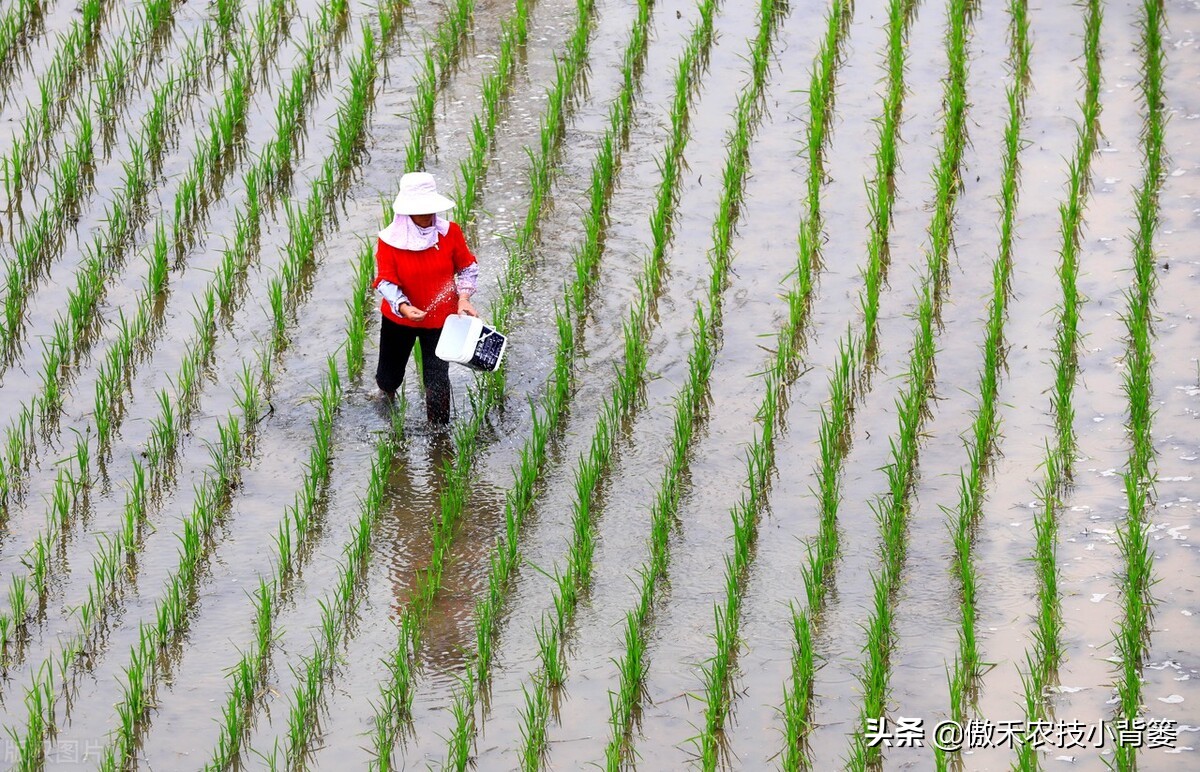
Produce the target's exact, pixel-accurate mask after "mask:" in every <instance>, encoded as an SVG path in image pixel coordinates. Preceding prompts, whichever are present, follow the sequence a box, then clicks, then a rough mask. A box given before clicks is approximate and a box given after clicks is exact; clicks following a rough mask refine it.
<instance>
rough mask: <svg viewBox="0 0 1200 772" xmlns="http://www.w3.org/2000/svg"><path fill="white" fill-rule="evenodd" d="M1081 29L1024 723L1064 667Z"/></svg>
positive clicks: (1095, 112) (1092, 142)
mask: <svg viewBox="0 0 1200 772" xmlns="http://www.w3.org/2000/svg"><path fill="white" fill-rule="evenodd" d="M1084 18H1085V23H1084V65H1083V68H1084V99H1083V102H1082V103H1081V104H1080V110H1081V121H1080V123H1079V125H1078V127H1077V136H1076V145H1075V155H1074V156H1073V157H1072V158H1071V159H1070V160H1069V161H1068V180H1067V193H1066V198H1065V200H1064V201H1063V202H1062V203H1061V204H1060V205H1059V233H1060V237H1061V240H1062V243H1061V246H1060V248H1059V264H1058V278H1059V286H1060V290H1061V293H1062V297H1061V303H1060V305H1059V307H1058V313H1057V319H1056V328H1055V337H1054V344H1053V351H1054V354H1053V363H1054V368H1055V381H1054V386H1053V388H1052V391H1051V396H1050V406H1051V413H1052V415H1053V418H1054V427H1055V432H1054V435H1053V437H1052V438H1051V440H1050V441H1048V442H1047V443H1046V448H1045V455H1044V458H1043V469H1044V474H1043V477H1042V480H1041V482H1040V483H1039V484H1038V500H1039V506H1038V509H1037V510H1036V512H1035V515H1034V534H1035V539H1034V554H1033V561H1034V566H1035V573H1036V575H1037V577H1038V590H1037V611H1036V613H1035V617H1034V625H1035V629H1034V631H1033V634H1032V635H1033V642H1032V648H1031V650H1029V651H1027V652H1026V663H1027V665H1028V668H1029V669H1028V670H1027V671H1026V672H1025V673H1023V674H1022V680H1023V682H1024V685H1025V688H1026V694H1025V705H1026V709H1027V711H1031V712H1027V714H1026V721H1037V720H1041V719H1043V718H1044V717H1045V716H1047V715H1048V710H1049V709H1048V706H1047V705H1046V701H1045V698H1044V695H1045V694H1046V687H1047V686H1049V685H1050V683H1051V679H1052V678H1053V676H1054V672H1055V671H1056V669H1057V667H1058V664H1059V662H1060V661H1061V659H1062V651H1063V647H1062V642H1061V631H1062V610H1061V603H1060V599H1059V590H1058V572H1059V569H1058V564H1057V557H1056V551H1057V546H1056V544H1057V540H1058V525H1057V521H1058V516H1057V513H1058V510H1059V507H1060V506H1061V505H1062V502H1061V495H1062V493H1063V491H1064V490H1065V488H1066V486H1067V485H1068V484H1069V481H1070V479H1071V475H1072V466H1073V463H1074V457H1075V431H1074V406H1073V397H1072V395H1073V390H1074V387H1075V380H1076V376H1077V371H1078V348H1079V345H1080V340H1079V332H1078V323H1079V309H1080V305H1081V303H1082V297H1081V295H1080V293H1079V290H1078V288H1077V286H1076V277H1077V275H1078V250H1079V242H1080V238H1081V229H1082V211H1083V205H1084V201H1085V198H1086V195H1087V188H1088V184H1087V180H1088V179H1089V177H1090V169H1091V162H1092V157H1093V155H1094V154H1095V152H1096V132H1097V131H1098V121H1099V115H1100V24H1101V8H1100V4H1099V2H1097V0H1089V2H1088V3H1087V4H1086V6H1085V17H1084ZM1037 753H1038V751H1037V749H1036V748H1035V747H1033V744H1032V743H1021V744H1020V745H1019V747H1018V749H1017V764H1018V766H1020V767H1022V768H1026V769H1028V768H1033V767H1035V766H1036V765H1037Z"/></svg>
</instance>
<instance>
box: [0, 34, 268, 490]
mask: <svg viewBox="0 0 1200 772" xmlns="http://www.w3.org/2000/svg"><path fill="white" fill-rule="evenodd" d="M192 40H195V38H193V39H192ZM205 40H206V41H207V38H205ZM206 45H209V43H207V42H206ZM189 50H195V49H194V47H190V48H189ZM197 55H198V54H197ZM193 61H195V58H194V56H193V58H192V59H187V60H185V62H184V64H183V65H181V66H182V67H183V68H184V69H183V71H182V73H181V75H179V76H178V77H176V76H170V77H168V78H167V79H166V81H165V83H166V86H161V85H160V87H159V88H158V89H156V92H155V93H156V95H162V94H165V93H166V92H167V91H171V92H173V94H174V96H173V98H175V99H182V98H186V97H190V93H185V92H184V89H183V86H184V85H185V84H186V83H187V82H190V80H191V79H194V77H196V75H197V74H198V73H196V72H193V70H194V67H193V63H192V62H193ZM241 72H242V74H241V75H236V74H235V76H234V77H233V78H232V79H231V81H230V83H229V84H227V88H226V92H227V94H230V93H232V92H238V93H241V92H244V90H245V85H246V81H245V75H246V74H245V71H244V68H243V69H242V71H241ZM239 99H242V100H244V97H239ZM226 102H227V103H229V104H237V102H235V101H231V100H230V98H229V97H228V96H227V98H226ZM155 103H156V104H165V103H166V101H165V98H164V99H158V98H157V97H156V100H155ZM164 112H165V111H164ZM158 119H159V116H158V115H156V114H155V113H154V112H153V111H152V112H151V114H150V115H148V116H147V117H146V119H145V121H144V122H143V136H147V135H159V134H161V133H162V130H163V127H162V126H161V125H156V124H155V121H156V120H158ZM80 124H81V129H80V136H82V137H84V140H80V141H85V143H86V146H90V144H91V140H90V129H89V128H87V122H86V121H84V120H83V119H82V118H81V121H80ZM142 147H143V146H142V144H140V143H137V142H135V143H134V144H133V147H132V150H131V157H132V159H133V161H132V162H129V163H126V179H125V185H124V188H123V189H122V191H121V192H122V197H119V198H118V199H117V201H115V202H114V203H113V204H112V205H111V207H110V209H109V217H108V222H109V228H108V231H107V232H106V233H105V234H101V235H98V236H97V237H96V238H95V240H94V241H93V242H92V244H91V245H90V246H89V247H88V259H87V260H86V261H85V263H84V265H83V266H82V267H81V269H80V270H79V271H78V272H77V276H76V278H77V281H76V288H75V289H74V290H73V291H72V292H71V294H70V302H69V304H68V309H69V312H70V313H69V318H70V321H71V324H70V326H69V327H59V326H56V336H55V344H56V345H55V347H54V349H46V352H47V353H46V354H45V357H44V359H45V360H46V361H45V362H44V364H45V365H46V368H45V374H46V376H47V378H46V382H45V386H44V390H43V394H42V395H41V396H39V397H38V398H37V399H38V401H39V403H40V405H41V407H42V414H43V418H44V420H49V419H52V418H53V415H54V413H55V412H56V411H55V409H56V406H57V405H58V404H59V402H60V400H61V396H62V395H61V384H60V383H59V381H58V379H57V378H50V377H49V375H50V367H49V366H50V365H52V364H55V363H54V362H53V361H52V360H53V359H54V358H55V357H57V358H58V359H60V360H62V359H63V358H65V357H66V356H68V355H69V354H74V353H75V352H77V351H79V347H80V345H81V344H82V343H83V342H84V341H86V340H88V339H89V338H88V336H87V335H86V334H85V333H86V331H87V329H88V328H89V325H90V324H91V323H92V321H93V319H94V315H95V310H96V307H97V304H98V303H99V301H100V299H101V297H102V293H103V283H104V279H105V277H106V276H107V275H114V274H115V273H116V272H117V269H118V267H119V265H120V259H121V255H122V252H123V249H124V245H125V244H127V243H128V240H129V239H130V238H131V237H132V233H133V230H134V227H135V223H134V221H133V220H132V219H131V218H130V217H129V216H128V214H127V212H130V211H136V210H137V209H138V208H139V207H140V202H142V201H144V200H145V196H146V195H147V193H148V191H149V187H148V185H147V184H146V180H147V179H148V175H149V170H148V166H149V165H151V164H150V162H148V161H147V159H146V156H145V154H144V153H143V150H142ZM198 152H200V153H201V156H203V155H204V154H203V152H201V151H198ZM78 155H79V153H76V154H74V155H73V156H71V158H72V159H75V156H78ZM63 163H76V160H67V161H64V162H63ZM194 168H195V167H194ZM62 175H65V176H67V177H69V178H72V179H74V178H75V177H77V176H78V174H77V173H75V174H66V173H65V172H60V176H62ZM189 179H190V181H185V190H184V196H185V197H187V196H189V195H194V194H190V193H189V192H188V191H190V190H194V189H195V188H196V187H197V186H198V181H197V179H196V178H195V177H193V178H189ZM48 224H49V220H48V218H47V217H46V216H39V217H38V218H37V220H35V226H34V230H33V231H32V232H31V233H30V234H29V235H30V236H39V234H42V233H44V231H45V229H46V228H47V227H48ZM161 225H162V223H161V222H160V223H159V228H158V229H157V230H156V233H155V242H154V245H155V248H154V251H153V252H152V260H153V262H152V268H151V272H150V275H149V278H148V281H149V282H150V285H151V286H150V288H148V290H147V292H146V293H145V294H144V295H143V297H142V299H141V300H142V302H141V304H140V308H139V313H138V316H137V317H136V322H137V324H136V326H135V327H136V332H137V333H138V335H139V337H140V336H143V335H144V334H145V333H148V332H149V329H150V327H149V320H150V319H151V318H152V314H151V313H150V310H149V309H150V307H151V304H152V303H153V300H152V296H153V295H154V294H157V292H159V291H161V289H162V287H163V286H164V284H165V279H166V264H165V237H164V236H163V234H162V229H161ZM39 238H42V237H41V236H39ZM43 240H44V239H43ZM23 243H27V244H34V243H36V240H34V239H32V238H27V239H25V240H24V242H23ZM22 254H23V259H21V260H19V261H17V270H18V271H21V272H22V274H23V275H26V274H28V275H32V274H29V270H30V269H28V268H27V266H29V265H31V264H32V261H33V260H34V259H36V255H37V253H36V252H35V251H34V249H33V248H32V247H31V248H30V249H28V250H27V251H25V252H23V253H22ZM21 266H26V267H24V268H23V267H21ZM11 278H12V277H11V276H10V280H11ZM17 284H18V285H21V286H24V285H23V283H22V282H20V281H19V282H17ZM24 296H25V293H24V292H14V293H10V294H9V295H8V296H7V297H6V299H5V308H6V320H7V321H8V325H7V327H6V328H5V331H6V332H14V331H16V330H17V326H18V324H19V323H20V318H21V313H20V308H21V306H22V305H23V302H24ZM131 337H132V336H129V337H126V336H123V337H122V339H121V344H120V346H118V347H116V348H114V349H113V350H110V356H109V358H108V359H107V360H106V363H107V370H102V372H104V373H105V374H106V375H105V376H104V377H102V378H101V379H100V380H99V381H98V383H97V390H98V393H100V392H101V391H102V393H103V394H104V396H103V397H100V396H98V397H97V402H96V407H97V410H96V413H97V414H101V413H103V414H104V415H105V418H103V419H101V420H100V422H99V423H100V424H101V427H102V428H101V441H102V445H101V448H102V452H103V448H104V446H105V445H106V443H107V441H108V440H109V439H110V437H111V432H112V429H113V428H114V427H113V423H112V421H110V420H109V419H108V417H107V416H108V408H109V407H110V406H111V404H112V399H111V398H112V397H114V396H115V395H116V393H115V392H114V391H112V390H110V389H108V388H107V387H109V386H110V385H111V384H112V382H113V379H114V378H115V377H116V376H115V373H116V372H117V371H118V370H119V369H124V368H119V367H118V364H123V365H124V367H125V368H127V367H128V366H129V365H130V364H131V360H130V357H129V349H131V347H132V346H131ZM7 340H9V341H10V345H11V343H12V342H14V341H15V338H13V337H9V338H7ZM116 360H123V361H121V362H119V361H116ZM102 387H105V388H104V389H103V390H102ZM14 471H16V472H17V473H18V474H20V473H21V472H22V471H23V470H20V469H18V470H14ZM5 482H6V483H7V482H8V480H7V479H6V480H5Z"/></svg>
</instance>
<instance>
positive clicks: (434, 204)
mask: <svg viewBox="0 0 1200 772" xmlns="http://www.w3.org/2000/svg"><path fill="white" fill-rule="evenodd" d="M453 208H454V202H453V201H451V200H450V199H448V198H446V197H445V196H443V195H442V194H441V193H417V194H413V193H408V194H405V193H401V194H400V195H398V196H396V200H395V202H394V203H393V204H392V211H393V212H395V213H396V214H435V213H437V212H445V211H447V210H450V209H453Z"/></svg>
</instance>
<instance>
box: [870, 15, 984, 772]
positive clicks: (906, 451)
mask: <svg viewBox="0 0 1200 772" xmlns="http://www.w3.org/2000/svg"><path fill="white" fill-rule="evenodd" d="M947 16H948V19H949V27H948V29H947V31H946V40H945V46H946V58H947V61H948V67H949V72H948V74H947V77H946V80H945V87H944V96H943V100H942V102H943V107H942V109H943V118H942V146H941V149H940V150H939V153H938V158H937V161H936V162H935V168H934V172H933V183H934V210H933V216H932V219H931V221H930V224H929V230H928V238H929V246H928V248H927V249H926V253H925V261H926V265H925V276H924V277H923V281H922V287H921V297H920V301H919V302H918V306H917V312H916V319H917V325H916V329H915V330H914V333H913V343H912V348H911V353H910V355H909V363H908V370H907V372H906V373H905V383H904V386H903V389H902V391H901V394H900V396H899V397H897V399H896V412H897V419H898V426H897V431H896V433H895V434H894V435H893V436H892V437H890V438H889V443H890V445H891V452H890V454H889V460H888V463H887V465H886V466H885V467H884V472H885V474H886V476H887V492H886V493H885V494H883V495H882V496H880V497H879V498H878V499H877V500H876V501H874V502H872V509H873V510H874V511H875V516H876V519H877V520H878V521H879V532H880V537H881V539H882V542H883V543H882V548H881V556H880V557H881V559H882V563H883V565H882V567H881V569H880V570H879V572H878V573H873V575H872V585H873V588H874V596H873V601H872V608H871V610H870V612H869V616H868V618H867V621H866V623H865V625H864V627H865V629H866V632H867V643H866V646H865V654H866V657H867V661H866V662H865V663H864V665H863V672H862V674H861V675H860V677H859V683H860V684H861V685H862V689H863V699H862V705H861V708H860V711H859V721H858V726H857V728H856V730H855V732H854V735H853V737H852V739H851V747H850V758H849V760H848V765H849V766H850V767H851V768H853V769H866V768H868V767H869V766H871V765H873V764H876V763H878V761H879V759H880V757H881V753H882V751H881V749H880V748H879V747H878V745H876V744H871V743H868V742H867V741H866V739H865V734H864V732H865V727H866V723H867V719H868V718H871V717H878V716H882V715H884V714H885V713H886V711H887V695H888V682H889V679H890V674H891V653H892V650H893V648H894V646H895V642H896V639H895V628H894V624H893V621H894V614H893V611H894V605H893V601H894V598H895V595H896V593H897V592H898V591H899V589H900V586H901V582H902V576H901V572H902V570H903V568H904V562H905V555H906V552H907V543H908V516H909V507H910V502H909V497H910V496H911V494H912V491H913V488H914V486H915V482H916V476H917V456H918V453H919V451H920V436H921V425H922V422H923V420H924V418H925V416H926V415H927V413H928V403H929V400H930V398H931V397H932V396H933V385H934V377H935V375H934V374H935V358H936V349H935V346H934V332H935V328H936V326H937V324H938V322H937V319H938V317H939V307H940V302H941V298H942V296H943V293H944V285H945V282H946V279H947V276H948V268H947V265H948V260H949V251H950V244H951V242H952V240H953V222H954V211H955V204H956V202H957V198H958V192H959V189H960V187H961V184H960V163H961V160H962V155H963V149H964V147H965V146H966V140H967V130H966V111H967V95H966V89H967V39H968V35H969V31H970V26H969V25H970V22H971V8H970V7H969V6H968V3H967V0H951V1H950V2H949V3H948V6H947Z"/></svg>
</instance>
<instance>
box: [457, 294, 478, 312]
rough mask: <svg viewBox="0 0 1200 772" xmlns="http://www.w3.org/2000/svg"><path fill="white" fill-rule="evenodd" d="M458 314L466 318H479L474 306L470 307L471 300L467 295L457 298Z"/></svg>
mask: <svg viewBox="0 0 1200 772" xmlns="http://www.w3.org/2000/svg"><path fill="white" fill-rule="evenodd" d="M458 312H459V313H460V314H465V315H467V316H479V313H478V312H477V311H476V310H475V306H473V305H471V298H470V297H468V296H467V295H459V296H458Z"/></svg>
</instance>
